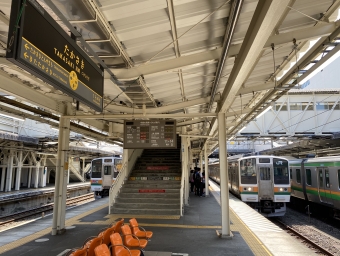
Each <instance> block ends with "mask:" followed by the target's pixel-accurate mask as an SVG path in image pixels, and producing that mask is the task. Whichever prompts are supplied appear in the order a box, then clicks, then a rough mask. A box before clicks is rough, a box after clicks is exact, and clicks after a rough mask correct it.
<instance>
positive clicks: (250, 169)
mask: <svg viewBox="0 0 340 256" xmlns="http://www.w3.org/2000/svg"><path fill="white" fill-rule="evenodd" d="M240 170H241V183H242V184H256V183H257V178H256V159H255V158H248V159H243V160H241V161H240Z"/></svg>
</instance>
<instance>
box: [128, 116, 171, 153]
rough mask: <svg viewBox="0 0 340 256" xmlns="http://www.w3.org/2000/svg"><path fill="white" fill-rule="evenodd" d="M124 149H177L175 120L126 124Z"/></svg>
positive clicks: (138, 121)
mask: <svg viewBox="0 0 340 256" xmlns="http://www.w3.org/2000/svg"><path fill="white" fill-rule="evenodd" d="M124 148H125V149H129V148H131V149H136V148H143V149H145V148H177V137H176V121H175V120H158V119H150V120H133V121H125V122H124Z"/></svg>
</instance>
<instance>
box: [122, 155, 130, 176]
mask: <svg viewBox="0 0 340 256" xmlns="http://www.w3.org/2000/svg"><path fill="white" fill-rule="evenodd" d="M124 164H125V177H126V178H127V174H128V173H129V150H128V149H123V165H124Z"/></svg>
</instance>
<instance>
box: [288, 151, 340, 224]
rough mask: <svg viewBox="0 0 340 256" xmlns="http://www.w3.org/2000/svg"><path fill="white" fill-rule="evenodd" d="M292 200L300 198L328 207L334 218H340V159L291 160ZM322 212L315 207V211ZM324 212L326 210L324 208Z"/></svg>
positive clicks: (319, 208) (332, 157)
mask: <svg viewBox="0 0 340 256" xmlns="http://www.w3.org/2000/svg"><path fill="white" fill-rule="evenodd" d="M289 166H290V177H291V189H292V193H291V196H292V199H294V198H299V199H302V200H305V202H312V203H314V204H316V205H315V206H318V205H323V206H326V207H327V208H328V209H329V210H330V211H329V213H330V214H331V215H333V216H337V217H339V216H340V157H339V156H331V157H319V158H305V159H293V160H289ZM316 210H320V211H321V210H322V209H321V207H314V210H312V212H314V211H316ZM323 210H324V208H323Z"/></svg>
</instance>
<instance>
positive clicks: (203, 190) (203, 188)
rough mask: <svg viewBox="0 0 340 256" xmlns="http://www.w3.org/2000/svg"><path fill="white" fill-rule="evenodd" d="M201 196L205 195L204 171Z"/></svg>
mask: <svg viewBox="0 0 340 256" xmlns="http://www.w3.org/2000/svg"><path fill="white" fill-rule="evenodd" d="M200 196H203V197H205V173H204V172H203V173H202V181H201V194H200Z"/></svg>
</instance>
